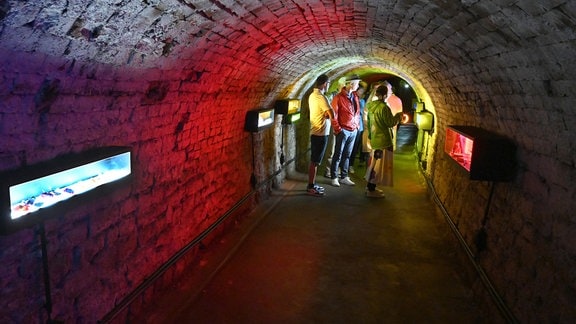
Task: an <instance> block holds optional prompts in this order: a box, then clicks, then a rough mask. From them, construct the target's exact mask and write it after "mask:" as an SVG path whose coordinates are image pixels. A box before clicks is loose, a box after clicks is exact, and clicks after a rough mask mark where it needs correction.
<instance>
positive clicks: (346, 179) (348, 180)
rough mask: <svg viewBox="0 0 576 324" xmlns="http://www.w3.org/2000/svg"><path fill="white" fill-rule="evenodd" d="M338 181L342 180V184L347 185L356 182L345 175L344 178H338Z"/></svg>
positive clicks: (352, 184)
mask: <svg viewBox="0 0 576 324" xmlns="http://www.w3.org/2000/svg"><path fill="white" fill-rule="evenodd" d="M340 182H342V183H343V184H345V185H348V186H354V185H355V184H356V183H354V182H352V180H350V178H349V177H346V178H344V179H342V180H340Z"/></svg>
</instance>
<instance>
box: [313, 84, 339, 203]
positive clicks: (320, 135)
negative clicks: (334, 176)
mask: <svg viewBox="0 0 576 324" xmlns="http://www.w3.org/2000/svg"><path fill="white" fill-rule="evenodd" d="M329 86H330V82H329V81H328V76H327V75H326V74H322V75H320V76H318V78H316V83H315V85H314V90H313V91H312V93H311V94H310V96H309V97H308V106H309V107H310V166H309V168H308V188H307V189H306V192H307V193H308V194H309V195H311V196H323V195H324V188H323V187H320V186H318V185H317V184H316V173H317V171H318V166H319V165H320V163H322V159H323V158H324V153H325V152H326V146H327V143H328V135H329V134H330V120H331V119H334V111H333V110H332V107H331V106H330V104H329V103H328V99H327V98H326V97H325V96H324V93H325V92H326V90H327V89H328V87H329Z"/></svg>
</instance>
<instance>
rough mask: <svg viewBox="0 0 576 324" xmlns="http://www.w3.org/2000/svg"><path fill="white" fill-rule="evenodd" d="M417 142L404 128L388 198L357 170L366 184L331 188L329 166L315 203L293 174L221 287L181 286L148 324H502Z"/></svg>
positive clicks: (214, 280)
mask: <svg viewBox="0 0 576 324" xmlns="http://www.w3.org/2000/svg"><path fill="white" fill-rule="evenodd" d="M414 142H415V128H414V127H413V126H409V125H407V126H402V127H401V128H400V130H399V133H398V149H397V151H396V153H395V162H394V163H395V164H394V187H393V188H381V189H384V191H385V194H386V197H385V198H383V199H380V198H367V197H366V196H365V195H364V190H365V184H366V182H365V181H364V180H363V179H362V178H363V175H364V172H365V167H357V166H358V163H355V166H356V168H355V169H356V172H355V174H353V175H351V178H352V180H354V181H355V182H356V186H345V185H342V186H341V187H339V188H337V187H332V186H331V185H330V180H329V179H327V178H325V177H324V176H323V174H324V169H323V168H319V171H318V177H317V180H318V181H317V182H318V183H319V184H320V185H322V186H324V187H325V189H326V196H325V197H313V196H308V195H306V192H305V189H306V183H307V175H305V174H296V175H291V176H290V178H289V179H287V180H286V181H285V182H284V183H283V184H282V185H281V187H280V188H278V189H276V190H274V191H273V195H274V197H273V198H272V199H271V200H274V199H275V202H274V204H273V205H271V207H269V208H268V209H267V210H265V211H261V212H262V213H265V215H264V216H262V218H261V220H259V221H258V222H257V224H255V225H254V226H253V228H252V230H250V233H249V234H247V235H246V236H245V237H244V238H243V239H242V243H241V244H240V245H239V246H237V247H236V248H234V253H233V254H230V255H228V257H227V261H226V262H225V263H223V264H222V265H221V266H220V267H219V269H218V271H215V272H214V275H213V276H210V278H211V280H209V281H208V282H206V283H205V284H203V285H202V287H201V289H199V290H198V291H197V292H196V293H194V292H190V293H187V291H186V289H187V288H184V287H185V286H186V285H184V284H183V285H182V287H179V288H175V289H174V290H173V291H172V292H169V293H168V294H167V295H166V296H165V297H163V298H160V299H159V300H158V301H157V302H155V303H154V304H155V306H154V307H152V308H150V309H148V310H147V312H146V314H145V315H144V314H140V318H139V319H138V321H139V322H150V323H152V322H153V323H488V322H490V323H493V322H494V318H498V316H497V315H496V316H495V315H494V314H491V315H490V316H488V314H487V313H486V310H482V309H481V308H480V306H479V303H477V302H476V300H475V299H474V297H473V294H472V287H471V283H469V282H467V280H466V275H465V274H466V272H467V270H466V269H467V268H469V267H470V266H469V265H465V264H463V261H462V260H463V259H462V257H458V254H459V253H461V252H458V251H456V249H457V248H458V247H457V244H456V243H455V242H456V241H455V240H456V239H455V237H454V235H453V234H452V232H451V231H450V228H449V226H448V225H447V224H446V223H445V221H444V220H443V218H442V217H441V216H440V215H438V213H437V211H436V209H435V206H434V204H433V202H432V201H431V199H430V197H429V194H428V192H427V186H426V182H425V179H424V177H423V176H422V174H421V173H420V171H419V169H418V162H417V160H416V156H415V153H414ZM194 285H195V289H198V284H197V283H196V284H194ZM192 290H194V289H192Z"/></svg>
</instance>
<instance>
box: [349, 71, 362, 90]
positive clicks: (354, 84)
mask: <svg viewBox="0 0 576 324" xmlns="http://www.w3.org/2000/svg"><path fill="white" fill-rule="evenodd" d="M360 81H362V80H360V77H359V76H358V75H357V74H352V75H351V76H349V77H348V78H347V79H346V89H348V91H356V90H358V86H360Z"/></svg>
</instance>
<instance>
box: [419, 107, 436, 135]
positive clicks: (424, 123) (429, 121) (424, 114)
mask: <svg viewBox="0 0 576 324" xmlns="http://www.w3.org/2000/svg"><path fill="white" fill-rule="evenodd" d="M415 115H416V118H415V124H416V127H418V129H421V130H425V131H431V130H432V129H433V128H434V115H433V114H432V113H431V112H429V111H427V110H421V111H417V112H416V113H415Z"/></svg>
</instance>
